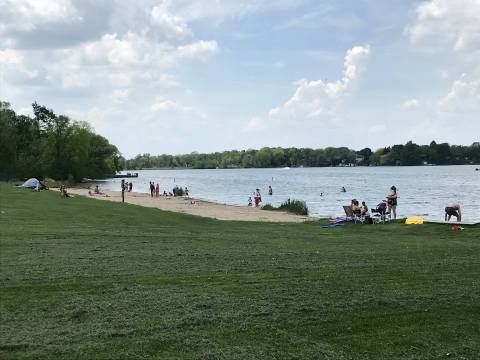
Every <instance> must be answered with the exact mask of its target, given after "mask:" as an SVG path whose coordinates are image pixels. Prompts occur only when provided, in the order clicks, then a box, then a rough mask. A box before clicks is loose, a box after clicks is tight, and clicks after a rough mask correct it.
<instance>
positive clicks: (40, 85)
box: [0, 0, 480, 157]
mask: <svg viewBox="0 0 480 360" xmlns="http://www.w3.org/2000/svg"><path fill="white" fill-rule="evenodd" d="M0 99H1V100H2V101H8V102H10V103H11V104H12V107H13V108H14V109H15V110H16V111H17V112H20V113H24V114H31V103H33V102H34V101H37V102H38V103H39V104H42V105H46V106H47V107H49V108H52V109H54V111H55V112H56V113H57V114H66V115H68V116H69V117H70V118H71V119H72V120H76V121H88V122H89V123H90V124H91V125H92V127H93V128H94V129H95V131H96V132H98V133H100V134H101V135H103V136H105V137H106V138H108V139H109V140H110V141H111V142H112V143H113V144H115V145H116V146H117V147H118V148H119V150H120V151H121V152H122V154H123V155H124V156H125V157H133V156H135V155H137V154H140V153H142V154H143V153H150V154H162V153H167V154H182V153H190V152H193V151H197V152H214V151H223V150H231V149H248V148H261V147H264V146H284V147H290V146H294V147H312V148H323V147H327V146H348V147H350V148H354V149H361V148H364V147H367V146H368V147H371V148H373V149H376V148H378V147H382V146H388V145H391V144H396V143H405V142H407V141H409V140H413V141H414V142H417V143H421V144H428V143H429V142H430V141H431V140H436V141H437V142H449V143H452V144H465V145H469V144H471V143H473V142H475V141H479V140H480V0H428V1H413V0H197V1H193V0H163V1H162V0H152V1H151V0H131V1H127V0H0Z"/></svg>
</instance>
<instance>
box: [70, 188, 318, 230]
mask: <svg viewBox="0 0 480 360" xmlns="http://www.w3.org/2000/svg"><path fill="white" fill-rule="evenodd" d="M102 191H103V190H102ZM103 192H104V194H105V195H104V196H101V195H95V196H90V195H89V194H88V189H76V188H69V189H68V193H70V194H75V195H81V196H86V197H89V198H91V199H97V200H104V201H114V202H121V201H122V193H121V192H120V191H103ZM125 202H126V203H128V204H135V205H140V206H145V207H152V208H157V209H161V210H166V211H174V212H178V213H184V214H191V215H197V216H203V217H208V218H213V219H218V220H238V221H267V222H304V221H308V220H314V218H311V217H308V216H300V215H294V214H290V213H287V212H283V211H268V210H261V209H259V208H254V207H248V206H235V205H226V204H218V203H213V202H209V201H205V200H200V199H194V198H184V197H163V196H160V197H158V198H157V197H153V198H152V197H151V196H150V194H142V193H135V192H131V193H129V192H126V193H125Z"/></svg>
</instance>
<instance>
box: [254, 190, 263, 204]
mask: <svg viewBox="0 0 480 360" xmlns="http://www.w3.org/2000/svg"><path fill="white" fill-rule="evenodd" d="M261 202H262V196H261V195H260V189H257V190H256V193H255V207H258V206H259V205H260V203H261Z"/></svg>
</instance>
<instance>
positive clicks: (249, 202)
mask: <svg viewBox="0 0 480 360" xmlns="http://www.w3.org/2000/svg"><path fill="white" fill-rule="evenodd" d="M248 206H252V197H251V196H249V197H248Z"/></svg>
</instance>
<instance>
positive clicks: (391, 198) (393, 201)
mask: <svg viewBox="0 0 480 360" xmlns="http://www.w3.org/2000/svg"><path fill="white" fill-rule="evenodd" d="M397 200H398V195H397V188H396V187H395V186H392V187H391V188H390V191H389V192H388V194H387V197H386V200H382V202H381V203H380V204H378V205H377V208H376V212H380V213H383V214H389V215H390V219H394V220H395V219H396V218H397V204H398V201H397ZM350 207H351V209H352V212H353V214H355V215H362V216H370V213H369V209H368V206H367V204H366V203H365V201H362V206H360V205H359V202H358V200H357V199H353V200H352V202H351V204H350ZM452 216H455V217H456V219H457V222H461V221H462V211H461V209H460V204H459V203H458V202H456V201H454V202H452V203H450V204H448V205H447V206H446V207H445V221H450V219H451V218H452Z"/></svg>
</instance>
